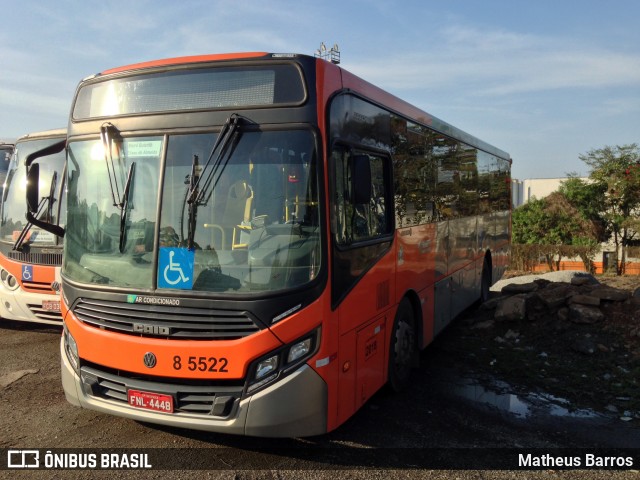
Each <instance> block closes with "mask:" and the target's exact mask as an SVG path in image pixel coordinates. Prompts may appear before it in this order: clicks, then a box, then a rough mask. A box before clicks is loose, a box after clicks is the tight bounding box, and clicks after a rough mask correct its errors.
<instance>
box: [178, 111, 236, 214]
mask: <svg viewBox="0 0 640 480" xmlns="http://www.w3.org/2000/svg"><path fill="white" fill-rule="evenodd" d="M241 121H242V117H240V115H238V114H236V113H234V114H233V115H231V116H230V117H229V118H228V119H227V121H226V122H225V123H224V125H223V126H222V130H220V135H218V138H217V139H216V143H215V144H214V145H213V148H212V149H211V153H210V154H209V158H208V159H207V163H205V165H204V167H203V168H202V174H201V175H200V176H199V177H198V180H197V181H196V182H195V184H194V185H193V186H192V187H191V190H190V191H189V195H188V196H187V203H194V202H195V203H196V204H197V205H205V204H206V201H207V200H208V199H205V197H207V196H208V195H207V192H208V191H209V189H210V187H211V184H212V183H213V187H214V188H215V186H216V184H217V183H218V180H219V179H220V176H221V175H222V171H223V170H224V168H225V167H226V163H227V162H228V161H229V158H230V157H231V153H232V152H233V147H234V146H235V144H236V143H237V141H238V138H239V135H238V132H237V130H238V127H239V126H240V123H241ZM231 140H235V141H234V142H232V141H231ZM216 150H218V154H217V155H215V153H216ZM214 155H215V158H214ZM225 158H226V162H224V164H223V160H224V159H225ZM212 161H213V164H212ZM209 165H211V168H209ZM216 174H217V178H216ZM203 178H204V182H202V188H199V187H200V183H201V181H202V179H203ZM214 179H215V182H214Z"/></svg>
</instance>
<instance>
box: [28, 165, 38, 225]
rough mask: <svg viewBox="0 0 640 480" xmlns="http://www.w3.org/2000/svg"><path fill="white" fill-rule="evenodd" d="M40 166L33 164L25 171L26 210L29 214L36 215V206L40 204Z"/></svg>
mask: <svg viewBox="0 0 640 480" xmlns="http://www.w3.org/2000/svg"><path fill="white" fill-rule="evenodd" d="M39 182H40V164H39V163H34V164H32V165H31V167H30V168H29V169H28V170H27V209H28V210H29V212H30V213H33V214H36V213H38V204H39V203H40V192H39V188H38V185H39Z"/></svg>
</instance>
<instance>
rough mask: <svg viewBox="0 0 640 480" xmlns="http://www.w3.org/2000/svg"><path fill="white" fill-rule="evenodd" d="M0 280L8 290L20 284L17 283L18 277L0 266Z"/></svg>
mask: <svg viewBox="0 0 640 480" xmlns="http://www.w3.org/2000/svg"><path fill="white" fill-rule="evenodd" d="M0 280H1V281H2V284H3V285H4V286H5V287H6V288H7V289H9V290H15V289H17V288H18V287H19V286H20V284H19V283H18V279H17V278H16V277H14V276H13V275H12V274H11V273H9V272H8V271H7V270H5V269H4V268H0Z"/></svg>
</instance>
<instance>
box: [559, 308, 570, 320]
mask: <svg viewBox="0 0 640 480" xmlns="http://www.w3.org/2000/svg"><path fill="white" fill-rule="evenodd" d="M557 315H558V320H560V321H561V322H566V321H567V320H569V309H568V308H567V307H564V308H561V309H560V310H558V313H557Z"/></svg>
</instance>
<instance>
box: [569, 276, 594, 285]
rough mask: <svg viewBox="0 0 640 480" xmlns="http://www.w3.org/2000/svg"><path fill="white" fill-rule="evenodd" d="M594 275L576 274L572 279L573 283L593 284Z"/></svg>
mask: <svg viewBox="0 0 640 480" xmlns="http://www.w3.org/2000/svg"><path fill="white" fill-rule="evenodd" d="M592 279H593V277H587V276H575V277H573V278H572V279H571V285H576V286H581V285H592V284H593V280H592Z"/></svg>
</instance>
